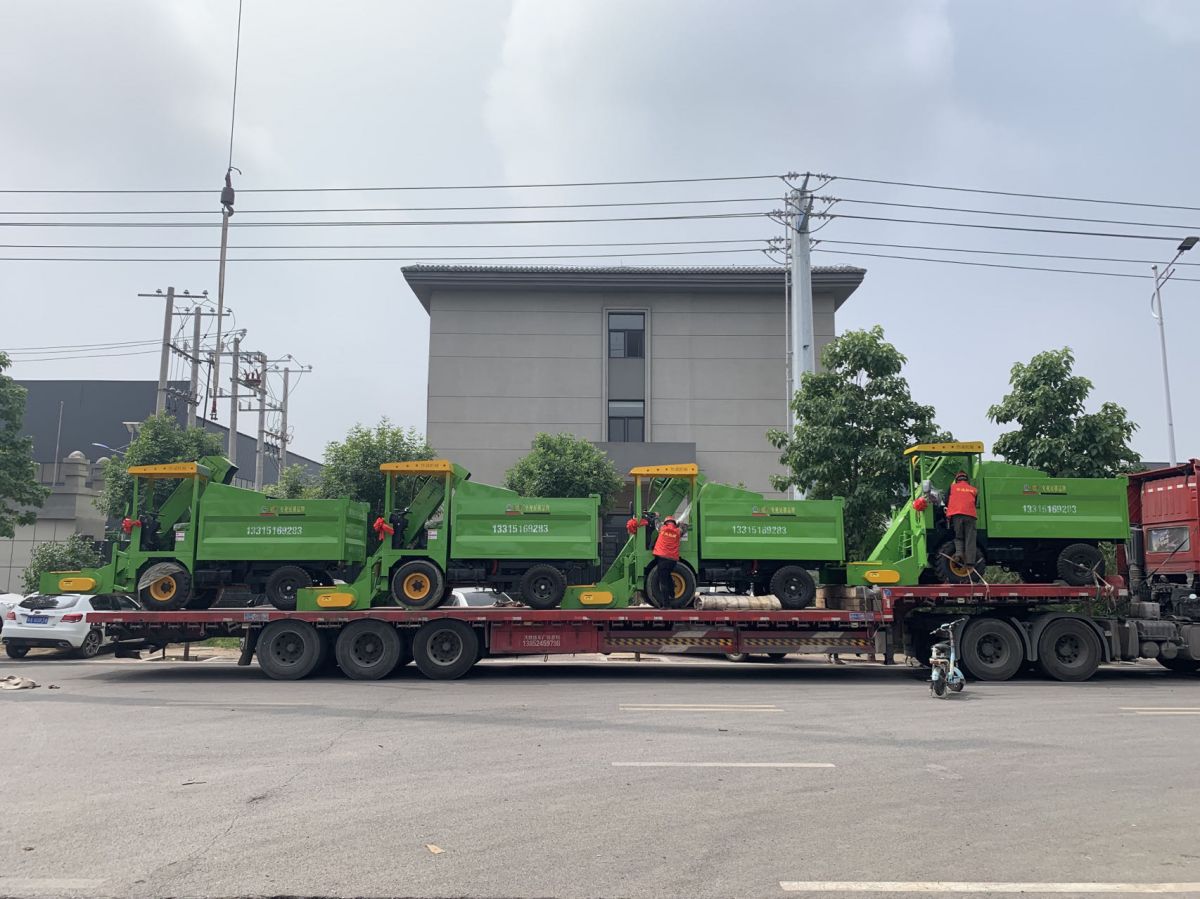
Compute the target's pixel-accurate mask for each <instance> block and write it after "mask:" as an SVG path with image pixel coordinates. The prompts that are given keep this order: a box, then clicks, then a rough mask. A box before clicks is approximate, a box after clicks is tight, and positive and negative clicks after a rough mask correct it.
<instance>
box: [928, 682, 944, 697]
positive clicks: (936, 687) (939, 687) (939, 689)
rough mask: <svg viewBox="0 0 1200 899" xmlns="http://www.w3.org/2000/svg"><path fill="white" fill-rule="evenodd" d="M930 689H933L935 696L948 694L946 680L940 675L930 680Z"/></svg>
mask: <svg viewBox="0 0 1200 899" xmlns="http://www.w3.org/2000/svg"><path fill="white" fill-rule="evenodd" d="M929 689H930V690H932V691H933V695H934V696H945V695H946V682H945V681H944V680H942V679H941V678H940V677H939V678H935V679H934V680H932V681H930V682H929Z"/></svg>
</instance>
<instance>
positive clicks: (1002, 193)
mask: <svg viewBox="0 0 1200 899" xmlns="http://www.w3.org/2000/svg"><path fill="white" fill-rule="evenodd" d="M834 180H835V181H853V182H855V183H858V184H886V185H889V186H892V187H916V188H921V189H924V190H947V191H955V192H958V193H968V194H989V195H991V196H997V197H1023V198H1025V199H1029V200H1059V201H1062V202H1067V203H1098V204H1101V205H1105V206H1135V207H1141V208H1144V209H1179V210H1182V211H1184V212H1200V206H1176V205H1173V204H1170V203H1140V202H1134V201H1132V200H1108V199H1097V198H1095V197H1070V196H1062V195H1058V194H1035V193H1023V192H1020V191H1013V190H988V189H986V188H982V187H952V186H949V185H946V184H921V183H918V182H914V181H887V180H885V179H882V178H851V177H850V176H849V175H835V176H834ZM0 193H2V191H0Z"/></svg>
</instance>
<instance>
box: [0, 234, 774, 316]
mask: <svg viewBox="0 0 1200 899" xmlns="http://www.w3.org/2000/svg"><path fill="white" fill-rule="evenodd" d="M761 242H762V240H761V239H759V238H738V239H724V240H642V241H609V242H584V243H443V244H436V243H434V244H430V243H333V244H239V245H238V249H239V250H530V249H556V248H570V247H586V248H589V249H591V248H596V247H676V246H698V245H705V244H731V243H755V244H756V243H761ZM212 248H213V247H212V244H127V243H0V249H26V250H211V249H212ZM205 302H207V303H210V304H211V303H212V300H209V299H207V298H205Z"/></svg>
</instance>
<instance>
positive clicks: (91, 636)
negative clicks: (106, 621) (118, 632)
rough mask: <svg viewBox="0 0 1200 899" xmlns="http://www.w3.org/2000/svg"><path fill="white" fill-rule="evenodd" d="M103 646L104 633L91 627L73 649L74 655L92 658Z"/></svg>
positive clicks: (98, 653)
mask: <svg viewBox="0 0 1200 899" xmlns="http://www.w3.org/2000/svg"><path fill="white" fill-rule="evenodd" d="M103 647H104V634H102V633H100V631H98V630H96V629H95V628H93V629H92V630H90V631H88V632H87V634H86V635H85V636H84V638H83V642H82V643H80V644H79V647H78V648H77V649H76V650H75V655H76V656H78V657H79V658H81V659H94V658H96V656H98V655H100V650H101V649H102V648H103Z"/></svg>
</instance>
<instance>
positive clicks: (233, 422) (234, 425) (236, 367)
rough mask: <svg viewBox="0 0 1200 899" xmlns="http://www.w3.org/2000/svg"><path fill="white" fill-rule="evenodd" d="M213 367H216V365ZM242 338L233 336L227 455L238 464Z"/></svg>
mask: <svg viewBox="0 0 1200 899" xmlns="http://www.w3.org/2000/svg"><path fill="white" fill-rule="evenodd" d="M213 368H216V366H215V365H214V366H213ZM241 369H242V338H241V337H235V338H233V377H232V378H230V379H229V380H230V388H229V448H228V449H227V450H226V455H228V457H229V461H230V462H232V463H233V464H234V465H237V445H238V421H237V415H238V385H239V384H240V383H241V378H242V370H241Z"/></svg>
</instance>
